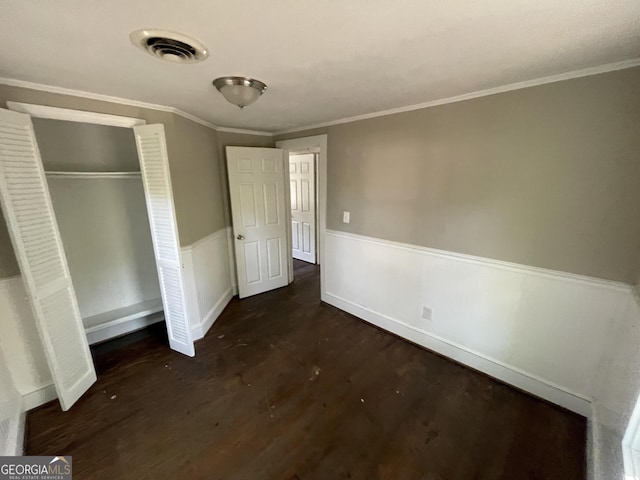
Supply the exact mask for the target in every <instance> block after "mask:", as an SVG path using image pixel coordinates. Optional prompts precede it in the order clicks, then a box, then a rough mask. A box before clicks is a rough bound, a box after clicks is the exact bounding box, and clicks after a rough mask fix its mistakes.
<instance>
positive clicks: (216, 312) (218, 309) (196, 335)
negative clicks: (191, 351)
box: [191, 287, 233, 340]
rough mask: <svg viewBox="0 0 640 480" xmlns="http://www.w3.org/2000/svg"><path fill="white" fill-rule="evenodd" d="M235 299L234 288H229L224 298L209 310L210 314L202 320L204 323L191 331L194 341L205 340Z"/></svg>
mask: <svg viewBox="0 0 640 480" xmlns="http://www.w3.org/2000/svg"><path fill="white" fill-rule="evenodd" d="M232 298H233V291H232V288H231V287H229V288H228V289H227V290H226V291H225V292H224V294H223V295H222V297H220V299H219V300H218V301H217V302H216V304H215V305H214V306H213V308H211V310H209V312H208V313H207V314H206V315H205V317H204V318H203V319H202V322H201V323H200V324H198V325H196V326H195V327H193V328H192V329H191V335H192V337H193V339H194V340H200V339H201V338H204V336H205V335H206V334H207V332H208V331H209V329H210V328H211V327H212V326H213V324H214V323H215V321H216V320H217V319H218V317H219V316H220V314H221V313H222V311H223V310H224V309H225V307H226V306H227V305H228V304H229V302H230V301H231V299H232Z"/></svg>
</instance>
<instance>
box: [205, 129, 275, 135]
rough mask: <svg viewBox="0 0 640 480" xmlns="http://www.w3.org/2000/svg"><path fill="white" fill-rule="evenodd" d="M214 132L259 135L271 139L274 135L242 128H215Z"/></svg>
mask: <svg viewBox="0 0 640 480" xmlns="http://www.w3.org/2000/svg"><path fill="white" fill-rule="evenodd" d="M216 130H217V131H218V132H225V133H241V134H244V135H261V136H263V137H273V136H274V135H275V134H274V133H273V132H265V131H263V130H246V129H244V128H229V127H217V128H216Z"/></svg>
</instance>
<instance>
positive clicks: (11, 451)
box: [0, 350, 25, 456]
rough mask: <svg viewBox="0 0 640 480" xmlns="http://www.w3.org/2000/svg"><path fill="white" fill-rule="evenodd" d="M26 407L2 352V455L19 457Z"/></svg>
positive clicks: (0, 400) (0, 437)
mask: <svg viewBox="0 0 640 480" xmlns="http://www.w3.org/2000/svg"><path fill="white" fill-rule="evenodd" d="M24 417H25V415H24V407H23V404H22V396H21V395H20V392H18V390H17V388H16V386H15V383H14V381H13V378H12V376H11V373H10V372H9V369H8V368H7V361H6V359H5V356H4V355H3V352H2V350H0V455H2V456H7V455H18V454H21V451H22V438H24Z"/></svg>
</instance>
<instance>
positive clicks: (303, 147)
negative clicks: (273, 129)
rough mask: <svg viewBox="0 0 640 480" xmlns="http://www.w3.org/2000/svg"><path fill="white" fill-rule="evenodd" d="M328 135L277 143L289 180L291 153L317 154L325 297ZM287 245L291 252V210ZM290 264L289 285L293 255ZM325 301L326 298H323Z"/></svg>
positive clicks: (319, 250) (319, 246) (318, 258)
mask: <svg viewBox="0 0 640 480" xmlns="http://www.w3.org/2000/svg"><path fill="white" fill-rule="evenodd" d="M327 141H328V136H327V134H323V135H314V136H311V137H300V138H292V139H290V140H279V141H277V142H276V148H281V149H283V150H284V154H285V160H286V161H285V162H284V163H285V172H286V175H287V178H286V179H285V180H288V177H289V154H290V153H317V154H318V155H317V161H316V199H317V204H316V222H317V225H316V227H317V228H316V230H317V232H318V233H317V236H318V240H319V241H318V242H317V244H316V262H317V264H318V265H320V292H321V296H322V297H324V269H323V268H322V263H323V262H324V258H325V237H326V235H325V233H326V230H327ZM289 187H290V183H289V182H288V181H286V182H285V197H286V199H287V201H288V204H289V205H291V192H290V188H289ZM287 231H288V238H287V244H288V249H289V252H291V249H292V248H293V244H292V239H291V209H290V208H288V209H287ZM288 262H289V283H290V282H292V281H293V258H292V256H291V254H289V256H288ZM322 300H324V298H322Z"/></svg>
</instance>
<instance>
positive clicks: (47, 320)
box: [0, 109, 96, 410]
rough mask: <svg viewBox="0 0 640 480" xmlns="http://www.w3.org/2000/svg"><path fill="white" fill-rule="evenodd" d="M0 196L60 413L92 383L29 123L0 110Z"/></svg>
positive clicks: (93, 376)
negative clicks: (60, 406)
mask: <svg viewBox="0 0 640 480" xmlns="http://www.w3.org/2000/svg"><path fill="white" fill-rule="evenodd" d="M0 196H1V198H2V202H1V203H2V209H3V211H4V215H5V219H6V222H7V226H8V227H9V233H10V235H11V241H12V242H13V248H14V250H15V253H16V256H17V258H18V263H19V265H20V271H21V273H22V278H23V280H24V283H25V287H26V289H27V292H28V295H29V299H30V301H31V305H32V307H33V313H34V316H35V319H36V323H37V326H38V331H39V333H40V337H41V339H42V344H43V346H44V349H45V354H46V357H47V361H48V363H49V368H50V370H51V375H52V376H53V381H54V383H55V386H56V391H57V392H58V398H59V399H60V403H61V405H62V409H63V410H67V409H69V407H71V405H73V404H74V403H75V402H76V400H78V398H80V396H81V395H82V394H83V393H84V392H85V391H87V389H88V388H89V387H90V386H91V384H93V383H94V382H95V381H96V372H95V369H94V368H93V361H92V359H91V353H90V352H89V344H88V343H87V337H86V335H85V331H84V326H83V325H82V317H81V316H80V310H79V309H78V302H77V300H76V295H75V292H74V290H73V285H72V283H71V276H70V274H69V267H68V266H67V259H66V257H65V254H64V249H63V246H62V241H61V239H60V233H59V232H58V225H57V223H56V218H55V214H54V212H53V206H52V205H51V198H50V196H49V189H48V187H47V181H46V179H45V176H44V170H43V167H42V161H41V159H40V152H39V151H38V144H37V142H36V138H35V134H34V131H33V124H32V123H31V117H29V115H24V114H21V113H16V112H11V111H9V110H4V109H0Z"/></svg>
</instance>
